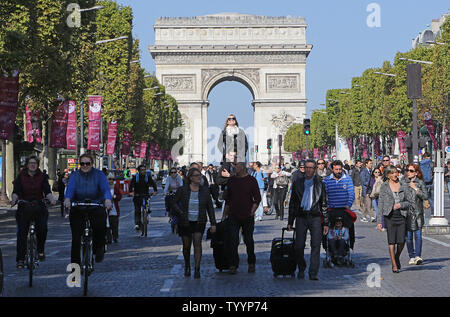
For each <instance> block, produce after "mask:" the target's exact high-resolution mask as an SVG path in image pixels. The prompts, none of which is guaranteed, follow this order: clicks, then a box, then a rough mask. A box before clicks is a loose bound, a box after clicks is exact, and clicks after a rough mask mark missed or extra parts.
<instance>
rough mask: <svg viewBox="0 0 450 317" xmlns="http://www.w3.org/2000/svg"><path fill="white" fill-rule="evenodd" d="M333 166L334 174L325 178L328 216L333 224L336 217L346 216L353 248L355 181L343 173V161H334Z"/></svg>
mask: <svg viewBox="0 0 450 317" xmlns="http://www.w3.org/2000/svg"><path fill="white" fill-rule="evenodd" d="M331 168H332V171H333V174H331V175H330V176H328V177H325V178H324V180H323V182H324V183H325V189H326V191H327V197H328V216H329V218H330V223H331V224H332V223H333V219H335V218H336V217H343V218H344V226H345V227H347V228H349V232H350V247H351V248H352V249H353V244H354V238H355V227H354V225H353V219H352V217H353V215H354V213H353V212H352V211H351V207H352V205H353V201H354V200H355V191H354V187H353V181H352V179H351V177H350V176H348V175H347V174H345V173H343V164H342V162H341V161H334V162H333V163H332V164H331ZM351 214H352V215H351ZM355 216H356V215H355Z"/></svg>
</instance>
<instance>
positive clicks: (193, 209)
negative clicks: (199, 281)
mask: <svg viewBox="0 0 450 317" xmlns="http://www.w3.org/2000/svg"><path fill="white" fill-rule="evenodd" d="M201 180H202V173H201V172H200V170H199V169H197V168H191V169H189V172H188V174H187V176H186V179H185V184H184V186H182V187H180V188H178V190H177V192H176V193H175V197H174V199H173V200H172V201H171V207H172V210H173V212H174V213H175V215H176V216H177V217H178V219H179V221H178V234H179V235H180V236H181V239H182V241H183V256H184V263H185V270H184V275H185V276H190V275H191V263H190V262H191V260H190V255H191V245H192V243H193V244H194V262H195V272H194V278H200V261H201V258H202V236H203V233H204V232H205V227H206V222H207V218H209V222H210V223H211V233H214V232H215V231H216V216H215V211H214V207H213V203H212V199H211V195H210V193H209V188H208V185H207V184H205V185H203V186H201V185H200V183H201Z"/></svg>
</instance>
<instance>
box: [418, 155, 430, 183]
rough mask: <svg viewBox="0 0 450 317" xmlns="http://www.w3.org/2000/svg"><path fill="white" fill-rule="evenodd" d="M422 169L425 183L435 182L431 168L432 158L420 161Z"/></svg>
mask: <svg viewBox="0 0 450 317" xmlns="http://www.w3.org/2000/svg"><path fill="white" fill-rule="evenodd" d="M420 169H421V170H422V174H423V179H424V181H425V184H427V185H430V184H432V183H433V171H432V168H431V160H424V161H421V162H420Z"/></svg>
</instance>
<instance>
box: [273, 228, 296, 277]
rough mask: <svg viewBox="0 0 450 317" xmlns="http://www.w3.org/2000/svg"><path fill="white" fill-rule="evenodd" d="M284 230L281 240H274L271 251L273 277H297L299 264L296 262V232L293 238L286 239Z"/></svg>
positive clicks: (284, 229)
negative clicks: (296, 272)
mask: <svg viewBox="0 0 450 317" xmlns="http://www.w3.org/2000/svg"><path fill="white" fill-rule="evenodd" d="M286 230H287V228H283V229H282V233H281V238H275V239H273V240H272V249H271V251H270V263H271V264H272V271H273V276H275V277H277V276H278V275H291V276H292V277H294V276H295V270H296V268H297V263H296V260H295V247H294V245H295V231H294V235H293V237H292V238H285V237H284V231H286Z"/></svg>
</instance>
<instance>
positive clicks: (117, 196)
mask: <svg viewBox="0 0 450 317" xmlns="http://www.w3.org/2000/svg"><path fill="white" fill-rule="evenodd" d="M114 197H115V198H113V203H114V207H115V208H116V210H117V216H118V217H119V216H120V208H119V201H120V200H121V199H122V193H121V192H120V184H119V183H116V184H115V185H114Z"/></svg>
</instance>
